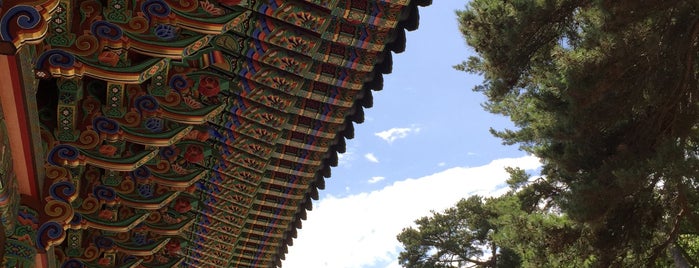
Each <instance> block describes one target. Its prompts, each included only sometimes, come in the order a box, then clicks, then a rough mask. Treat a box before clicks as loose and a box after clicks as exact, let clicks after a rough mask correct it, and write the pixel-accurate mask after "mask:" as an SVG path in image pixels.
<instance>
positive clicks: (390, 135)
mask: <svg viewBox="0 0 699 268" xmlns="http://www.w3.org/2000/svg"><path fill="white" fill-rule="evenodd" d="M413 132H414V133H417V132H420V128H419V127H415V126H413V127H409V128H407V127H406V128H392V129H389V130H384V131H381V132H377V133H374V135H376V136H378V137H379V138H381V139H383V140H385V141H387V142H388V143H393V141H395V140H397V139H402V138H405V137H407V136H408V134H410V133H413Z"/></svg>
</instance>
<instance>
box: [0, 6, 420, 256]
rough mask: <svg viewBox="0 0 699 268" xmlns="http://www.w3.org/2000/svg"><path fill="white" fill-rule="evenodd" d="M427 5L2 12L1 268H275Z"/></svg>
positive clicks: (82, 8)
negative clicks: (383, 76) (407, 35)
mask: <svg viewBox="0 0 699 268" xmlns="http://www.w3.org/2000/svg"><path fill="white" fill-rule="evenodd" d="M430 2H431V0H413V1H410V0H285V1H282V0H222V1H213V0H203V1H194V0H99V1H97V0H84V1H83V0H44V1H17V0H15V1H11V0H4V1H0V54H2V56H0V80H2V81H0V91H2V93H0V99H2V110H0V117H2V119H3V120H2V122H1V123H0V176H2V177H0V222H1V223H2V228H0V231H2V235H0V237H1V238H2V239H3V240H2V241H0V245H4V246H2V247H0V251H2V253H3V259H2V261H3V262H4V265H5V266H7V267H279V266H281V261H282V260H283V259H284V255H285V253H286V252H287V250H288V246H290V245H292V243H293V238H295V237H296V232H297V229H298V228H301V220H304V219H305V218H306V210H310V209H311V204H312V203H311V199H317V198H318V189H323V188H324V185H325V181H324V178H328V177H330V167H332V166H336V165H337V160H338V159H337V154H338V153H343V152H344V151H345V139H351V138H352V137H353V130H354V126H353V122H354V123H361V122H362V121H363V110H362V109H363V108H367V107H370V106H371V105H372V98H371V91H372V90H381V88H382V81H383V80H382V79H383V78H382V74H386V73H389V72H390V71H391V65H392V61H391V52H401V51H402V50H403V49H404V47H405V30H414V29H416V28H417V24H418V6H426V5H429V4H430Z"/></svg>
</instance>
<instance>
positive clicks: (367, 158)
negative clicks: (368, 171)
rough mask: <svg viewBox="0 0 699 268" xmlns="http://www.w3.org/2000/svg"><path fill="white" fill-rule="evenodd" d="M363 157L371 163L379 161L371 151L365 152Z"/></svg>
mask: <svg viewBox="0 0 699 268" xmlns="http://www.w3.org/2000/svg"><path fill="white" fill-rule="evenodd" d="M364 158H366V160H369V162H372V163H378V162H379V159H378V158H376V156H375V155H374V154H373V153H368V154H365V155H364Z"/></svg>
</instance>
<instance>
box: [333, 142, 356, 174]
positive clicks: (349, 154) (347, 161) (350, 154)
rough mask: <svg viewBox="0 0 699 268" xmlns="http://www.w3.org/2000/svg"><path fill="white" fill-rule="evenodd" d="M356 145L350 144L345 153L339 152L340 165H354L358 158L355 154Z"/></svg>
mask: <svg viewBox="0 0 699 268" xmlns="http://www.w3.org/2000/svg"><path fill="white" fill-rule="evenodd" d="M355 150H356V145H348V146H347V150H346V151H345V153H342V154H340V153H338V154H337V163H338V167H344V168H350V167H352V162H353V161H354V159H355V158H356V156H355V153H354V152H355Z"/></svg>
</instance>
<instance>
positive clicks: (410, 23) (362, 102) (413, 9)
mask: <svg viewBox="0 0 699 268" xmlns="http://www.w3.org/2000/svg"><path fill="white" fill-rule="evenodd" d="M431 4H432V0H413V1H411V2H410V4H409V6H407V7H406V9H405V10H404V14H403V16H402V18H401V21H400V22H399V23H398V27H397V28H395V29H394V31H395V34H394V36H395V39H394V40H393V41H392V42H390V43H388V44H386V46H385V47H384V50H383V54H384V59H385V60H384V61H383V62H379V63H377V64H376V65H375V67H374V70H375V72H374V73H375V76H374V79H373V80H372V81H369V82H367V83H365V84H364V88H363V89H362V91H363V92H362V93H364V94H361V93H360V96H359V98H358V99H357V100H356V101H355V104H354V108H355V109H352V110H354V112H353V113H350V114H348V115H347V117H346V120H345V123H344V125H345V128H344V129H345V130H343V131H340V133H338V135H336V136H335V137H334V141H333V142H332V144H334V145H333V146H331V148H330V150H329V151H328V153H327V157H326V158H325V160H324V161H323V165H322V167H321V168H319V169H318V171H317V172H316V173H315V177H316V181H315V182H314V183H312V185H311V188H317V189H309V190H308V192H307V193H306V195H305V198H304V199H303V200H301V201H300V202H299V204H298V213H297V214H296V216H295V220H293V221H291V223H290V225H289V227H288V228H287V230H289V232H285V235H284V239H283V240H285V241H286V244H288V245H291V244H293V242H292V241H293V238H295V237H296V233H297V231H296V229H297V228H299V227H300V226H297V225H300V223H301V219H302V218H303V219H305V218H306V210H311V209H312V205H311V198H312V197H315V198H314V199H317V193H318V192H317V190H318V189H320V190H322V189H323V188H324V185H325V182H324V178H329V177H330V166H331V165H330V163H329V161H327V160H329V159H332V158H333V157H332V156H331V155H335V157H334V158H337V153H338V147H337V146H335V145H338V144H345V141H344V139H345V137H353V136H354V133H346V131H347V130H350V131H351V130H353V129H354V127H353V126H352V123H353V122H356V123H362V122H363V121H364V118H363V111H361V110H362V109H363V108H369V107H371V106H372V104H373V101H372V99H371V91H372V90H375V91H380V90H382V89H383V76H382V74H388V73H390V72H391V68H392V66H391V65H392V62H391V60H390V59H391V58H392V56H391V52H394V53H400V52H403V51H404V49H405V43H406V39H405V30H408V31H412V30H416V29H417V27H418V24H419V11H418V6H422V7H424V6H428V5H431ZM386 59H389V60H386ZM358 111H359V112H358ZM357 115H360V116H357ZM314 194H315V196H314ZM283 248H284V247H282V248H279V249H278V250H277V252H276V253H275V258H274V263H275V264H276V265H277V266H281V260H282V259H284V255H285V254H286V252H285V251H284V250H282V249H283Z"/></svg>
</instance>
